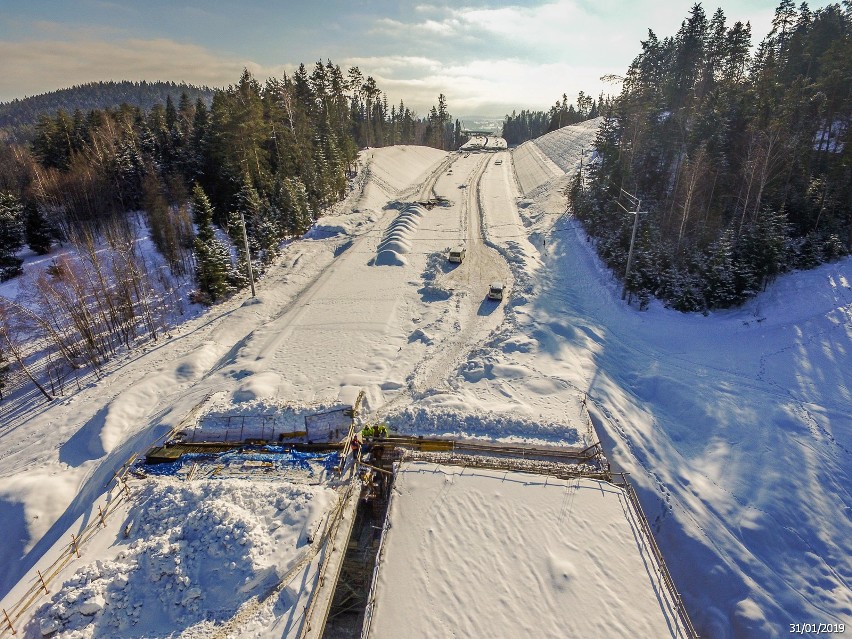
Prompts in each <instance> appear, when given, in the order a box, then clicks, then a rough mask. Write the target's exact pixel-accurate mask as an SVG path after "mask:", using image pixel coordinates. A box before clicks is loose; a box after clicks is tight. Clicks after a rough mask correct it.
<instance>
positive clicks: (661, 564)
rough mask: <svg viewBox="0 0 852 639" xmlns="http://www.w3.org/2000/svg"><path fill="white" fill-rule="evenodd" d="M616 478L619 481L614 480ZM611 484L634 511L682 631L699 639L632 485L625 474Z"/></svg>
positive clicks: (693, 638) (689, 638)
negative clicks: (625, 496)
mask: <svg viewBox="0 0 852 639" xmlns="http://www.w3.org/2000/svg"><path fill="white" fill-rule="evenodd" d="M617 477H618V478H619V479H616V478H617ZM612 483H613V484H614V485H616V486H618V487H619V488H622V489H623V490H624V493H625V494H626V495H627V499H628V501H629V502H630V505H631V506H632V507H633V510H635V511H636V514H637V516H638V518H639V525H640V527H641V529H642V532H643V533H644V535H645V538H646V541H647V543H648V547H649V548H650V549H651V554H652V555H653V556H654V559H655V560H656V562H657V567H658V570H659V572H660V577H661V578H662V580H663V584H664V585H665V587H666V590H668V592H669V596H670V597H671V598H672V602H673V603H674V606H675V610H676V611H677V614H678V617H679V618H680V622H681V624H682V626H683V630H684V632H685V633H686V636H687V638H688V639H699V636H698V632H697V631H696V630H695V626H693V625H692V620H691V619H690V618H689V614H688V613H687V612H686V606H684V604H683V598H682V597H681V596H680V593H679V592H678V590H677V588H676V587H675V583H674V580H673V579H672V576H671V573H670V572H669V569H668V568H667V567H666V562H665V559H663V553H662V552H660V547H659V546H657V541H656V539H654V533H653V531H652V530H651V525H650V524H649V523H648V518H647V517H646V516H645V511H644V510H642V504H641V503H640V502H639V496H638V495H637V494H636V489H635V488H633V485H632V484H631V483H630V481H629V480H628V479H627V474H626V473H617V474H616V475H615V476H614V477H613V482H612Z"/></svg>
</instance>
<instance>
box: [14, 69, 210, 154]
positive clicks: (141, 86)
mask: <svg viewBox="0 0 852 639" xmlns="http://www.w3.org/2000/svg"><path fill="white" fill-rule="evenodd" d="M184 93H185V94H186V95H187V96H189V99H190V100H192V101H193V102H195V101H196V100H197V99H198V98H202V99H203V100H204V101H205V102H207V103H208V104H209V103H210V100H211V99H212V98H213V89H210V88H208V87H197V86H193V85H191V84H184V83H183V82H181V83H175V82H145V81H142V82H129V81H124V82H89V83H87V84H81V85H80V86H75V87H71V88H70V89H59V90H58V91H51V92H49V93H43V94H41V95H34V96H31V97H27V98H22V99H18V100H12V101H11V102H6V103H3V104H0V137H4V136H5V137H11V138H12V139H15V140H18V141H21V142H23V141H27V140H29V139H30V137H31V136H32V134H33V131H34V127H35V124H36V122H38V119H39V116H42V115H53V114H55V113H56V112H57V111H59V110H62V111H65V112H66V113H74V111H77V110H79V111H81V112H83V113H86V112H88V111H91V110H92V109H111V108H114V107H117V106H119V105H121V104H130V105H132V106H136V107H139V108H140V109H142V110H143V111H147V110H148V109H150V108H151V107H153V106H154V105H155V104H165V103H166V99H167V98H168V97H169V96H171V98H172V100H177V99H178V98H179V97H180V96H181V95H182V94H184Z"/></svg>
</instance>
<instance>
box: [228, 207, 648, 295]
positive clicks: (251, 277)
mask: <svg viewBox="0 0 852 639" xmlns="http://www.w3.org/2000/svg"><path fill="white" fill-rule="evenodd" d="M240 226H241V227H242V229H243V247H244V248H245V251H246V271H247V272H248V278H249V285H250V286H251V296H252V297H254V296H255V294H254V274H253V273H252V272H251V253H250V252H249V241H248V233H246V218H245V216H243V212H242V211H240ZM633 233H634V235H635V234H636V230H635V229H634V230H633ZM630 246H631V247H632V246H633V245H632V244H631V245H630ZM629 267H630V264H629V262H628V268H629Z"/></svg>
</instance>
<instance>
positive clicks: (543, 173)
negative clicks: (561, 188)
mask: <svg viewBox="0 0 852 639" xmlns="http://www.w3.org/2000/svg"><path fill="white" fill-rule="evenodd" d="M602 121H603V118H594V119H592V120H586V121H585V122H580V123H579V124H573V125H571V126H564V127H562V128H561V129H557V130H556V131H551V132H550V133H547V134H545V135H543V136H541V137H539V138H536V139H535V140H529V141H528V142H524V143H523V144H521V145H520V146H519V147H517V148H516V149H514V150H513V151H512V161H513V162H514V164H515V171H516V172H517V175H518V182H519V183H520V187H521V192H522V194H523V195H524V196H534V195H535V193H534V191H535V190H536V189H537V188H539V187H540V186H542V185H544V184H545V183H546V182H547V181H548V180H551V179H553V178H554V177H558V176H560V175H562V174H563V173H567V174H568V175H571V176H573V175H575V174H576V172H577V170H578V169H579V167H580V158H581V157H582V156H581V153H582V152H583V151H584V150H585V151H590V150H591V148H592V146H593V144H594V141H595V135H596V134H597V130H598V128H599V127H600V125H601V122H602ZM588 160H589V156H588V155H586V156H585V158H584V160H583V161H585V162H588Z"/></svg>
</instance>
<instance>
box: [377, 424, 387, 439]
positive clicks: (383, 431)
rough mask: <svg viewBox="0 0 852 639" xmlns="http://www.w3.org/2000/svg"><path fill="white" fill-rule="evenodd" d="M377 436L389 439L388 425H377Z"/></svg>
mask: <svg viewBox="0 0 852 639" xmlns="http://www.w3.org/2000/svg"><path fill="white" fill-rule="evenodd" d="M374 430H375V436H376V437H387V436H388V427H387V424H384V423H382V424H376V427H375V429H374Z"/></svg>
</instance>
